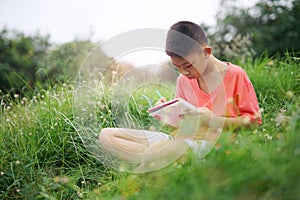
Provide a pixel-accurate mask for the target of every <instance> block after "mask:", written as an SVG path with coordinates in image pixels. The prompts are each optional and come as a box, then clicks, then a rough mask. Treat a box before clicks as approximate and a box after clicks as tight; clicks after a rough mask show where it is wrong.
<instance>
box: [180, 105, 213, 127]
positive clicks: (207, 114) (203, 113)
mask: <svg viewBox="0 0 300 200" xmlns="http://www.w3.org/2000/svg"><path fill="white" fill-rule="evenodd" d="M185 115H189V116H193V115H194V116H197V117H198V118H199V120H200V121H201V123H202V124H205V125H207V126H209V124H210V121H211V120H212V118H213V116H214V113H213V112H212V111H211V110H209V109H208V108H206V107H200V108H198V109H197V111H190V112H187V113H184V114H182V115H181V116H183V117H184V116H185Z"/></svg>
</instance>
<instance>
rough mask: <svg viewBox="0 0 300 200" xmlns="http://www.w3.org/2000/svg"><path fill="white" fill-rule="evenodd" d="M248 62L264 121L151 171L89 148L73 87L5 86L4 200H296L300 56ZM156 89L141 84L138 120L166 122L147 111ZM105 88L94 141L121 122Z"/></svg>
mask: <svg viewBox="0 0 300 200" xmlns="http://www.w3.org/2000/svg"><path fill="white" fill-rule="evenodd" d="M241 65H242V66H243V67H244V68H245V70H246V71H247V73H248V74H249V77H250V79H251V80H252V82H253V85H254V87H255V90H256V92H257V96H258V99H259V103H260V106H261V108H262V109H263V125H262V126H260V127H257V128H253V129H248V130H241V131H239V132H237V133H235V132H234V133H232V132H229V131H228V132H224V133H223V134H222V135H221V137H220V139H219V141H218V143H217V145H216V146H215V148H214V149H213V151H212V152H211V153H210V154H209V155H208V156H207V157H206V158H205V159H203V160H199V159H196V158H194V156H193V155H190V156H189V157H186V158H185V159H181V160H178V161H177V162H174V163H172V164H171V165H170V166H168V167H166V168H164V169H162V170H159V171H156V172H151V173H146V174H130V173H125V172H119V171H117V170H116V169H114V168H112V166H111V165H106V164H105V162H103V161H102V160H101V157H97V156H95V152H91V149H89V148H87V146H86V144H85V141H84V137H82V135H81V131H82V130H83V129H80V126H78V119H77V118H76V117H77V116H78V115H76V113H77V112H78V111H79V110H76V109H75V108H74V85H73V84H63V85H60V86H57V87H55V88H50V89H49V90H40V91H39V92H36V93H35V96H33V97H31V98H29V97H20V96H19V95H17V94H15V95H14V96H10V95H6V94H3V93H1V94H0V95H1V97H0V101H1V102H0V103H1V110H0V112H1V116H0V117H1V121H0V141H1V143H0V144H1V147H0V156H1V161H0V173H1V174H0V198H1V199H297V198H298V197H299V192H298V191H299V189H300V170H299V169H298V168H299V166H300V159H299V156H300V137H299V130H300V123H299V122H300V106H299V104H300V99H299V94H300V87H299V85H300V84H299V80H300V77H299V74H300V73H299V72H300V70H299V58H295V57H293V56H291V55H289V56H287V57H286V58H285V59H271V58H263V59H258V60H254V61H248V62H247V63H244V64H241ZM159 89H160V90H161V93H163V94H164V95H169V97H171V96H172V95H173V94H169V93H168V91H167V90H165V91H164V90H163V89H162V88H159ZM154 90H155V87H153V88H149V87H146V88H145V87H141V88H140V89H139V90H137V91H136V92H135V94H132V97H131V99H130V101H129V102H128V105H129V106H128V107H127V108H128V110H126V112H128V113H129V114H128V116H129V117H130V118H129V122H130V120H132V121H133V122H135V123H136V124H137V126H139V127H144V128H147V129H150V128H153V126H155V127H154V128H156V129H158V128H161V127H159V126H160V125H159V124H155V122H154V121H152V118H149V117H148V115H147V114H146V113H145V111H146V109H147V108H148V107H149V102H150V103H154V99H156V98H157V96H156V94H155V92H154ZM101 92H102V94H101V95H99V96H97V98H99V99H98V100H99V102H98V100H97V102H95V104H96V107H91V108H96V110H94V111H93V112H95V113H96V115H95V116H93V117H94V118H93V119H94V120H93V121H91V122H93V123H94V122H96V124H94V125H95V126H97V127H96V129H95V130H94V133H95V135H93V136H91V137H90V138H94V139H95V140H96V139H97V138H96V134H97V132H98V131H99V130H100V129H101V128H103V127H109V126H118V123H117V122H118V117H119V116H118V115H116V113H115V111H117V109H115V110H114V109H113V107H114V105H112V101H111V98H112V97H111V93H110V92H111V90H109V87H105V88H104V90H102V91H101ZM145 96H146V97H147V98H148V99H147V98H145ZM83 99H84V97H83ZM76 106H77V105H76ZM88 111H89V110H88ZM79 113H80V112H79ZM83 116H85V115H83ZM87 116H90V115H87ZM151 125H152V127H151ZM164 128H165V127H163V129H164ZM99 152H101V151H99Z"/></svg>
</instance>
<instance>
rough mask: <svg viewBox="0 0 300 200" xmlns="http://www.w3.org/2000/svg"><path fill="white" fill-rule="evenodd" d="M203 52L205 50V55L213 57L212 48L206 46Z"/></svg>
mask: <svg viewBox="0 0 300 200" xmlns="http://www.w3.org/2000/svg"><path fill="white" fill-rule="evenodd" d="M203 50H204V52H205V55H207V56H210V55H211V52H212V50H211V47H210V46H205V47H204V48H203Z"/></svg>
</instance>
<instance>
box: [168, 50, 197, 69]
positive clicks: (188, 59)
mask: <svg viewBox="0 0 300 200" xmlns="http://www.w3.org/2000/svg"><path fill="white" fill-rule="evenodd" d="M195 56H196V54H195V53H191V54H189V55H187V56H185V57H180V56H172V57H171V61H172V63H173V64H174V65H175V66H185V65H188V64H191V63H192V62H193V61H194V60H195Z"/></svg>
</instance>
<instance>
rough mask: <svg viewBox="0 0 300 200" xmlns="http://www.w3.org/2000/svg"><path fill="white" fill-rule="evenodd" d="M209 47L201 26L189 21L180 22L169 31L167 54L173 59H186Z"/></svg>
mask: <svg viewBox="0 0 300 200" xmlns="http://www.w3.org/2000/svg"><path fill="white" fill-rule="evenodd" d="M207 45H208V39H207V36H206V33H205V31H204V30H203V29H202V28H201V26H199V25H198V24H195V23H193V22H189V21H179V22H177V23H175V24H174V25H172V26H171V27H170V29H169V31H168V34H167V40H166V53H167V55H169V56H171V57H172V56H179V57H185V56H187V55H188V54H190V53H193V52H196V51H198V50H200V49H202V47H204V46H207Z"/></svg>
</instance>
